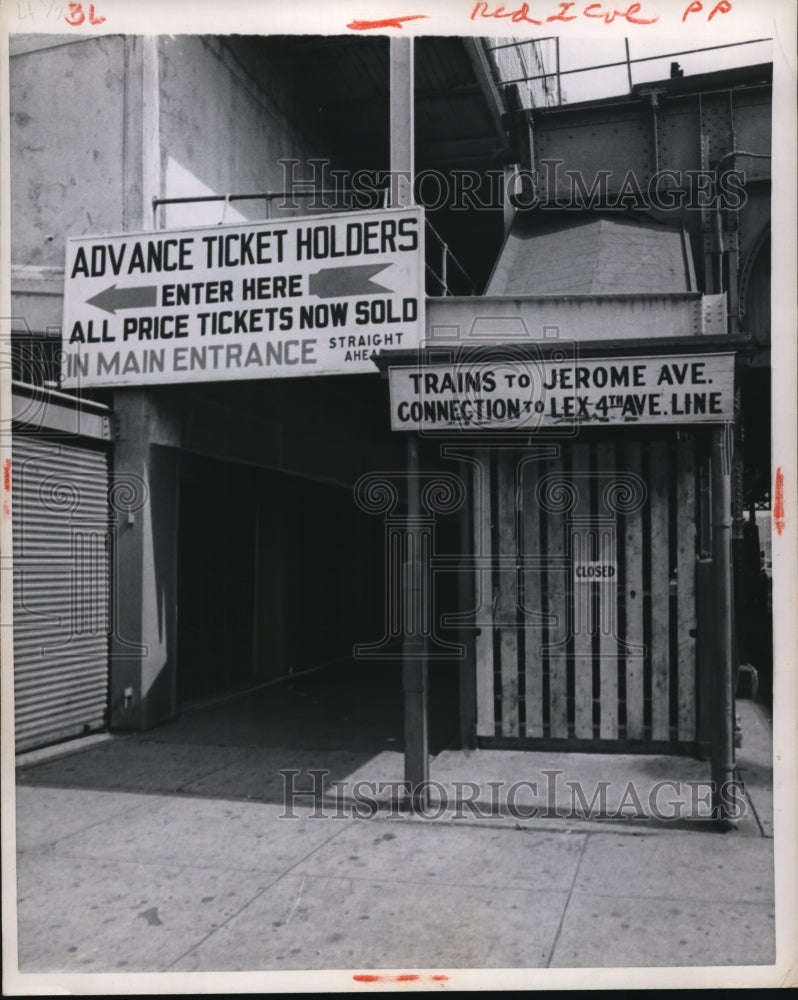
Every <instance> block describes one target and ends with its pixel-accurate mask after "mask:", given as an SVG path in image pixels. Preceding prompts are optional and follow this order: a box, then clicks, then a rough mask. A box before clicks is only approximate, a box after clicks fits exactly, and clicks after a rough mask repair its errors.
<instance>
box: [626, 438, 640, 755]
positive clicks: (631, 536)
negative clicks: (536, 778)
mask: <svg viewBox="0 0 798 1000" xmlns="http://www.w3.org/2000/svg"><path fill="white" fill-rule="evenodd" d="M624 464H625V466H626V469H627V471H628V472H630V473H631V474H633V475H636V476H641V473H642V461H641V453H640V442H639V441H628V442H626V444H625V446H624ZM624 566H625V570H624V583H623V587H624V608H625V612H626V627H625V629H624V634H623V635H622V636H621V638H622V639H624V640H625V642H626V647H627V648H626V738H627V739H630V740H642V739H643V697H644V695H643V515H642V511H641V510H639V511H634V512H630V513H629V514H627V515H626V517H625V529H624Z"/></svg>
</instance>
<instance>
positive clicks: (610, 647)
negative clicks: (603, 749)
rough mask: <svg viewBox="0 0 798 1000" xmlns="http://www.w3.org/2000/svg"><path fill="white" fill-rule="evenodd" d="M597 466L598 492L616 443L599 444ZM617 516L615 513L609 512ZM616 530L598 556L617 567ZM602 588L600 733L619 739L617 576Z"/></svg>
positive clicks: (605, 530) (611, 471)
mask: <svg viewBox="0 0 798 1000" xmlns="http://www.w3.org/2000/svg"><path fill="white" fill-rule="evenodd" d="M596 454H597V466H598V472H599V475H600V479H599V495H601V492H602V490H603V488H604V486H605V485H609V484H611V483H612V477H614V476H615V473H616V469H615V446H614V445H612V444H606V443H604V444H599V445H598V446H597V449H596ZM599 513H600V514H601V515H602V516H606V515H607V513H608V512H607V510H606V506H605V505H604V504H603V503H602V501H601V499H600V500H599ZM610 516H611V517H613V518H614V515H610ZM616 532H617V529H615V528H613V527H611V525H610V523H608V524H607V526H606V527H602V529H601V534H600V536H599V537H600V541H599V552H598V558H599V559H600V560H601V562H602V563H603V564H604V565H607V564H608V563H611V564H612V565H615V566H617V555H616V539H617V533H616ZM598 586H599V588H600V590H601V604H600V612H599V655H600V672H601V696H600V698H601V715H600V722H599V736H600V738H601V739H602V740H615V739H617V738H618V640H617V638H616V634H617V633H616V628H615V619H616V604H617V587H618V583H617V575H616V576H613V577H611V578H608V579H606V580H602V581H601V582H600V583H599V584H598Z"/></svg>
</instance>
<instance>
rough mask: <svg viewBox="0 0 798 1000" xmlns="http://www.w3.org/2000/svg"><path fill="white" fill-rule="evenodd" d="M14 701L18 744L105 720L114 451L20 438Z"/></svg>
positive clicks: (16, 456)
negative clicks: (110, 458) (110, 474)
mask: <svg viewBox="0 0 798 1000" xmlns="http://www.w3.org/2000/svg"><path fill="white" fill-rule="evenodd" d="M12 447H13V464H12V468H13V478H12V491H13V492H12V497H13V537H14V701H15V718H16V747H17V750H18V751H21V750H27V749H30V748H32V747H35V746H41V745H43V744H46V743H51V742H54V741H56V740H59V739H64V738H67V737H70V736H77V735H80V734H82V733H86V732H89V731H91V730H95V729H98V728H102V727H103V726H104V725H105V720H106V706H107V698H108V691H107V689H108V621H109V611H108V607H109V556H108V458H107V455H106V453H105V452H104V451H103V450H101V449H99V448H91V447H78V446H76V445H74V444H69V445H68V444H62V443H60V442H57V441H48V440H46V439H45V438H44V437H42V436H41V434H40V433H38V434H35V435H34V434H25V433H17V434H15V436H14V440H13V446H12Z"/></svg>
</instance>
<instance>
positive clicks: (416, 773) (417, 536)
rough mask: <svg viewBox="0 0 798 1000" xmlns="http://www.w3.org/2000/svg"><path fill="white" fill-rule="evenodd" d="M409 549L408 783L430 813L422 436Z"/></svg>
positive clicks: (412, 452) (410, 459)
mask: <svg viewBox="0 0 798 1000" xmlns="http://www.w3.org/2000/svg"><path fill="white" fill-rule="evenodd" d="M407 471H408V473H409V475H408V483H407V508H408V509H407V519H408V528H407V546H406V549H405V552H406V561H405V580H404V587H405V600H404V607H405V614H406V615H407V621H406V623H405V639H404V656H403V663H402V688H403V690H404V700H405V783H406V785H407V788H408V791H409V792H410V796H411V801H412V806H413V808H414V809H424V808H425V806H426V804H427V799H428V787H427V782H428V781H429V740H428V734H427V715H428V705H427V688H428V685H427V666H428V664H427V655H426V654H427V635H428V630H427V628H425V623H426V619H427V616H428V615H429V612H430V608H428V607H424V604H425V602H426V601H428V600H429V593H428V591H427V588H426V587H425V586H424V583H425V571H426V567H425V565H424V560H428V559H429V555H430V553H429V552H428V551H425V550H424V546H423V532H422V531H421V530H420V521H421V499H420V490H419V484H420V480H419V458H418V438H417V437H416V435H415V434H411V435H410V437H409V438H408V440H407Z"/></svg>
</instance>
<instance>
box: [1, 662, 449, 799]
mask: <svg viewBox="0 0 798 1000" xmlns="http://www.w3.org/2000/svg"><path fill="white" fill-rule="evenodd" d="M429 703H430V709H429V743H430V752H431V753H432V754H437V753H439V752H440V751H441V750H443V749H446V748H453V747H456V745H457V743H456V739H457V732H458V718H457V708H458V690H457V666H456V665H451V666H450V665H448V664H441V665H437V664H436V665H435V666H434V667H433V668H431V669H430V698H429ZM403 704H404V699H403V693H402V679H401V665H400V664H396V663H375V662H352V661H347V662H344V663H340V664H338V665H335V666H330V667H327V668H324V669H320V670H317V671H315V672H310V673H306V674H303V675H298V676H296V677H293V678H287V679H286V680H285V681H284V682H281V683H279V684H274V685H272V686H269V687H264V688H261V689H259V690H255V691H251V692H245V693H243V694H239V695H234V696H229V697H227V698H225V699H223V700H219V701H217V702H215V703H212V704H206V705H203V706H197V707H191V708H188V709H185V710H184V711H183V712H182V713H181V714H180V715H179V716H178V717H177V718H176V719H174V720H173V721H171V722H168V723H165V724H164V725H162V726H159V727H157V728H155V729H152V730H149V731H148V732H145V733H135V734H115V735H114V736H113V737H112V738H111V739H109V740H108V741H106V742H102V743H100V744H96V745H94V746H92V747H90V748H88V749H83V750H81V751H79V752H73V753H67V754H66V755H64V756H61V757H59V758H57V759H54V760H48V761H45V762H42V763H37V764H30V765H23V766H21V767H19V768H18V770H17V783H18V784H19V785H39V786H52V787H66V788H91V789H96V790H102V791H115V792H120V791H121V792H143V793H150V794H166V795H173V794H176V793H184V794H187V795H202V796H210V797H217V798H225V799H250V800H254V801H260V802H282V801H283V795H284V788H285V781H286V780H290V781H291V782H292V783H293V788H294V789H303V790H310V789H313V788H314V787H315V788H317V789H318V788H319V787H321V786H320V784H319V783H320V782H322V783H323V787H324V788H325V789H326V788H328V787H329V785H330V783H331V782H334V781H342V780H344V779H346V778H347V777H348V776H349V775H351V774H353V773H354V772H356V771H358V770H359V769H361V768H363V767H364V766H365V765H367V764H368V763H369V762H370V761H373V760H374V759H375V758H377V757H378V756H381V759H382V758H384V759H385V761H386V762H389V770H390V772H391V777H394V776H395V772H396V768H397V765H400V763H401V761H400V760H397V758H401V755H402V754H403V751H404V742H403V728H404V718H403ZM286 769H288V770H292V771H299V772H300V774H299V775H298V776H295V777H289V778H288V779H286V778H284V776H283V775H282V774H281V773H280V772H281V771H284V770H286ZM314 771H318V772H324V775H323V777H322V776H320V775H315V776H314V774H313V772H314ZM400 771H401V767H400Z"/></svg>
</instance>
